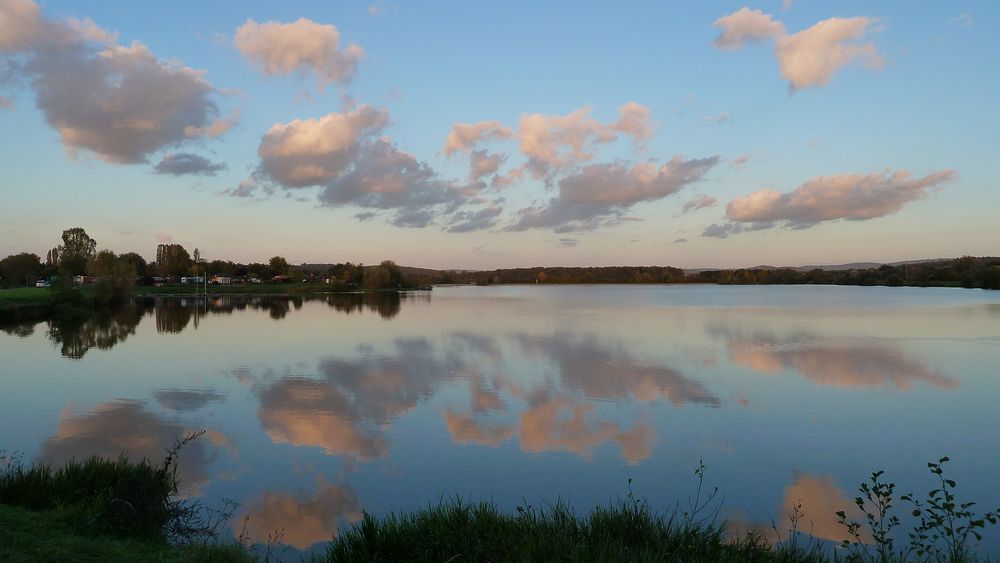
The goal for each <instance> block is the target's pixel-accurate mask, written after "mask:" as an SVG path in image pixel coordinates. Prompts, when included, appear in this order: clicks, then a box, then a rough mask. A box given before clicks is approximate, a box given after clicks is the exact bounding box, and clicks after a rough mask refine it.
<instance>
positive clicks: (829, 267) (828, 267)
mask: <svg viewBox="0 0 1000 563" xmlns="http://www.w3.org/2000/svg"><path fill="white" fill-rule="evenodd" d="M948 260H951V258H923V259H920V260H903V261H901V262H850V263H848V264H809V265H806V266H770V265H766V264H762V265H760V266H750V267H749V268H739V269H741V270H795V271H796V272H810V271H812V270H823V271H826V272H840V271H844V270H868V269H873V268H879V267H881V266H912V265H914V264H932V263H935V262H947V261H948ZM732 269H735V268H685V269H684V273H687V274H700V273H701V272H711V271H715V270H732Z"/></svg>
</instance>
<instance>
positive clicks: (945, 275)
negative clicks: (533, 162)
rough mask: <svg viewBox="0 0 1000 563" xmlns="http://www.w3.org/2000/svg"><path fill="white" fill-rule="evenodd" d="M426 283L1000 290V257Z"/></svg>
mask: <svg viewBox="0 0 1000 563" xmlns="http://www.w3.org/2000/svg"><path fill="white" fill-rule="evenodd" d="M419 281H422V282H425V283H468V284H476V285H490V284H649V283H657V284H672V283H711V284H719V285H771V284H828V285H887V286H918V287H968V288H983V289H1000V258H998V257H974V256H963V257H961V258H955V259H952V260H941V261H933V262H924V263H919V264H905V265H895V266H894V265H888V264H886V265H883V266H879V267H877V268H857V269H847V270H824V269H821V268H815V269H812V270H807V271H801V270H796V269H793V268H746V269H743V268H741V269H724V270H705V271H699V272H690V273H688V272H685V271H684V270H682V269H680V268H673V267H669V266H612V267H592V268H568V267H555V268H545V267H535V268H508V269H499V270H490V271H479V272H461V273H456V272H441V273H439V274H437V275H434V276H429V279H426V280H424V279H421V280H419Z"/></svg>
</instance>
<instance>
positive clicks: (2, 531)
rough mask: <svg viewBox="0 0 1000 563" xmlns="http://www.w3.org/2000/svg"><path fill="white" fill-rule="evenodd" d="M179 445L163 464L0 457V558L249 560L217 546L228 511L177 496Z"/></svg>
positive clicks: (243, 552)
mask: <svg viewBox="0 0 1000 563" xmlns="http://www.w3.org/2000/svg"><path fill="white" fill-rule="evenodd" d="M201 434H202V433H193V434H190V435H189V436H187V437H186V438H184V439H183V440H180V441H178V442H177V444H176V445H175V446H174V448H173V449H172V450H171V451H170V452H168V454H167V457H166V458H165V459H164V460H163V462H162V463H161V464H154V463H152V462H150V461H149V460H141V461H134V460H129V459H127V458H126V457H124V454H123V456H122V457H120V458H119V459H115V460H109V459H103V458H97V457H93V458H90V459H86V460H82V461H71V462H69V463H67V464H65V465H63V466H61V467H52V466H51V465H47V464H42V465H34V466H31V467H24V466H23V465H22V464H21V463H20V462H19V460H17V459H16V458H15V459H12V458H11V457H8V456H5V455H2V452H0V560H2V561H108V560H111V559H113V560H115V561H252V560H253V558H252V557H251V554H250V552H249V551H248V550H247V549H246V548H245V546H243V545H241V544H239V543H234V542H228V543H226V542H222V541H219V540H218V538H219V532H220V531H221V526H222V525H223V524H225V523H226V521H227V520H228V517H229V516H230V515H231V511H228V512H227V511H226V510H221V511H211V510H209V511H206V510H204V509H203V508H202V507H201V506H200V505H199V504H198V503H196V502H191V501H185V500H181V499H179V498H178V496H177V492H178V485H179V481H178V479H177V460H178V457H177V456H178V455H179V453H180V450H181V449H182V448H183V447H184V445H185V444H187V443H189V442H190V441H192V440H194V439H197V438H198V437H199V436H200V435H201Z"/></svg>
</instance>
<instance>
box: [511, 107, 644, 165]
mask: <svg viewBox="0 0 1000 563" xmlns="http://www.w3.org/2000/svg"><path fill="white" fill-rule="evenodd" d="M618 115H619V117H618V120H617V121H615V122H613V123H608V124H602V123H600V122H598V121H597V120H596V119H594V117H593V116H592V115H591V109H590V107H586V106H585V107H582V108H580V109H578V110H576V111H573V112H572V113H569V114H567V115H545V114H541V113H532V114H524V115H522V116H521V120H520V122H519V125H518V132H517V136H518V140H519V141H520V149H521V152H522V153H523V154H524V155H525V156H526V157H527V158H528V165H527V167H528V170H529V171H531V172H532V174H533V175H534V176H535V177H536V178H546V177H548V176H549V175H550V174H552V173H553V172H555V171H558V170H562V169H565V168H567V167H569V166H572V165H575V164H580V163H584V162H587V161H589V160H591V159H592V158H593V156H594V155H593V150H594V148H595V146H596V145H598V144H604V143H610V142H612V141H614V140H616V139H617V138H618V137H619V135H620V134H624V135H626V136H629V137H631V138H632V139H633V140H635V141H637V142H642V141H645V140H647V139H648V138H649V137H650V136H651V135H652V132H653V125H652V123H651V121H650V119H649V109H648V108H646V107H645V106H642V105H640V104H637V103H635V102H628V103H626V104H624V105H622V106H621V107H619V108H618Z"/></svg>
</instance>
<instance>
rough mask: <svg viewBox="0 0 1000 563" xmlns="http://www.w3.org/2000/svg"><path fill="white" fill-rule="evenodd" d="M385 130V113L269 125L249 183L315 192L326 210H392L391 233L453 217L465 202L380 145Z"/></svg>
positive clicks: (423, 168) (457, 190) (364, 110)
mask: <svg viewBox="0 0 1000 563" xmlns="http://www.w3.org/2000/svg"><path fill="white" fill-rule="evenodd" d="M388 123H389V114H388V112H387V111H386V110H384V109H377V108H372V107H370V106H359V107H358V108H356V109H355V110H353V111H350V112H346V113H330V114H327V115H326V116H324V117H321V118H319V119H304V120H301V119H296V120H294V121H292V122H290V123H284V124H282V123H279V124H275V125H274V126H272V127H271V129H270V130H269V131H268V132H267V133H265V134H264V136H263V137H262V138H261V142H260V147H259V148H258V150H257V152H258V155H259V156H260V166H259V167H258V169H257V172H256V173H255V174H254V178H253V179H254V180H258V184H259V183H260V181H263V182H264V184H265V185H270V186H277V187H280V188H286V189H295V188H306V187H319V188H320V190H319V192H318V194H317V197H318V200H319V204H320V205H322V206H326V207H340V206H346V205H353V206H357V207H366V208H374V209H392V210H395V211H396V214H395V215H394V216H393V217H392V219H391V223H392V224H394V225H396V226H399V227H424V226H427V225H430V224H431V223H434V222H435V220H436V218H437V217H438V216H442V215H448V214H452V213H455V212H457V211H458V210H459V209H460V208H461V207H462V206H463V205H464V204H465V203H467V202H468V201H469V197H470V196H469V193H467V190H463V189H462V188H461V186H457V185H454V184H452V183H451V182H446V181H444V180H442V179H441V178H440V177H439V176H438V175H437V173H436V172H435V171H434V170H433V169H432V168H431V167H430V166H429V165H427V163H425V162H421V161H418V160H417V159H416V158H415V157H414V156H413V155H411V154H409V153H407V152H404V151H402V150H399V149H398V148H397V147H396V146H395V145H394V144H393V143H392V142H390V141H388V140H387V139H386V138H384V137H383V136H382V135H381V133H382V131H383V129H384V128H385V127H386V126H387V125H388ZM228 193H229V195H244V194H243V193H242V190H235V191H234V190H230V191H229V192H228ZM368 218H371V216H368Z"/></svg>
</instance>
